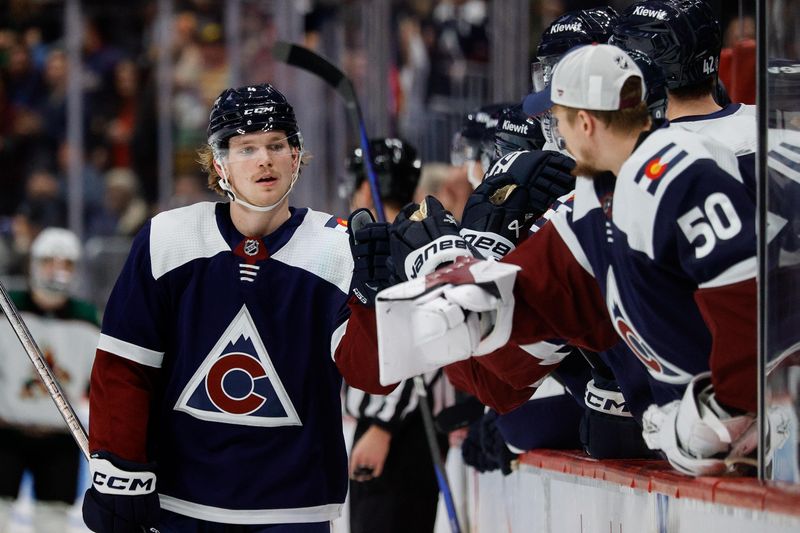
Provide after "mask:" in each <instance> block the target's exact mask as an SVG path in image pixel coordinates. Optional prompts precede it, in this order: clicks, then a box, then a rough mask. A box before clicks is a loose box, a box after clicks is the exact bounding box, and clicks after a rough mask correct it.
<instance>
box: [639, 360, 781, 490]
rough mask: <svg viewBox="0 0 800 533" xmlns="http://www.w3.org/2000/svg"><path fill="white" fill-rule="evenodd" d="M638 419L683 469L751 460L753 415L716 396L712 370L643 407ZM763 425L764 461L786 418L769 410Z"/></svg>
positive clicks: (707, 470) (701, 470) (706, 469)
mask: <svg viewBox="0 0 800 533" xmlns="http://www.w3.org/2000/svg"><path fill="white" fill-rule="evenodd" d="M642 422H643V425H644V431H643V433H642V434H643V436H644V440H645V442H646V443H647V445H648V446H649V447H650V448H651V449H659V450H661V451H662V452H663V453H664V455H666V457H667V459H668V460H669V462H670V464H671V465H672V466H673V467H674V468H675V469H677V470H679V471H681V472H683V473H684V474H688V475H691V476H715V475H721V474H724V473H729V472H732V471H739V470H740V469H741V466H742V465H751V464H753V459H754V458H753V453H754V451H755V450H756V446H757V444H758V435H757V428H756V417H755V416H754V415H752V414H750V413H743V414H739V413H731V412H730V410H729V409H727V408H725V407H724V406H723V405H721V404H720V403H719V402H717V399H716V397H715V394H714V387H713V385H712V384H711V372H704V373H702V374H698V375H697V376H695V377H694V378H693V379H692V381H690V382H689V384H688V385H687V387H686V392H685V393H684V395H683V398H681V399H680V400H675V401H673V402H670V403H668V404H666V405H663V406H658V405H651V406H650V407H648V408H647V411H645V413H644V416H643V418H642ZM768 425H769V430H770V435H769V442H770V449H769V450H767V453H766V456H767V460H768V461H769V460H771V456H772V453H773V451H774V450H776V449H778V448H780V447H781V446H782V445H783V443H784V442H785V440H786V437H787V436H788V419H787V418H785V416H784V414H783V413H782V412H781V411H778V410H771V411H770V412H769V413H768Z"/></svg>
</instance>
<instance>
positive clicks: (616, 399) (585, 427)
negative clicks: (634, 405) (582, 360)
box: [580, 358, 653, 459]
mask: <svg viewBox="0 0 800 533" xmlns="http://www.w3.org/2000/svg"><path fill="white" fill-rule="evenodd" d="M593 363H594V364H595V367H594V368H592V370H591V375H592V379H591V380H590V381H589V382H588V383H587V384H586V389H585V391H584V396H583V399H584V403H585V405H586V409H585V411H584V413H583V417H582V419H581V425H580V437H581V444H582V445H583V449H584V451H586V453H587V454H589V455H590V456H592V457H594V458H596V459H646V458H653V452H652V451H650V450H649V449H648V448H647V446H646V445H645V443H644V440H643V439H642V428H641V426H639V424H638V423H637V422H636V419H634V418H633V416H632V415H631V412H630V411H629V410H628V406H627V403H626V401H625V397H624V396H623V395H622V391H621V390H620V388H619V385H618V384H617V381H616V380H615V379H614V375H613V373H612V372H611V370H610V369H609V368H608V367H607V366H605V364H604V363H603V362H602V360H600V359H599V358H595V359H594V361H593Z"/></svg>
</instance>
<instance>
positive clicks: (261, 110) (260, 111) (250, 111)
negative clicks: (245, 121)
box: [244, 105, 275, 115]
mask: <svg viewBox="0 0 800 533" xmlns="http://www.w3.org/2000/svg"><path fill="white" fill-rule="evenodd" d="M273 111H275V107H274V106H271V105H270V106H266V107H253V108H251V109H245V110H244V114H245V115H263V114H265V113H272V112H273Z"/></svg>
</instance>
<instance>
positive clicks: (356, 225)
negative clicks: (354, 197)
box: [347, 208, 392, 307]
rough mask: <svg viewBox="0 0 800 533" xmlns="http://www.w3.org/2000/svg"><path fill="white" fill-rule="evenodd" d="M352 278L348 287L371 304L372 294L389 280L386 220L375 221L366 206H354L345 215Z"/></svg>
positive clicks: (387, 284) (382, 287) (373, 299)
mask: <svg viewBox="0 0 800 533" xmlns="http://www.w3.org/2000/svg"><path fill="white" fill-rule="evenodd" d="M347 232H348V234H349V235H350V252H351V253H352V254H353V279H352V281H351V284H350V291H351V292H352V293H353V295H354V296H355V297H356V298H357V299H358V301H359V302H361V303H362V304H364V305H368V306H370V307H372V306H374V305H375V295H376V294H378V293H379V292H380V291H382V290H383V289H385V288H386V287H388V286H389V285H391V284H392V282H391V278H392V275H391V271H390V269H389V267H388V266H387V264H386V260H387V259H388V258H389V224H388V223H386V222H375V219H374V218H373V216H372V213H371V212H370V211H369V209H363V208H362V209H356V210H355V211H353V212H352V213H351V214H350V218H348V219H347Z"/></svg>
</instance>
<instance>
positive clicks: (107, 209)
mask: <svg viewBox="0 0 800 533" xmlns="http://www.w3.org/2000/svg"><path fill="white" fill-rule="evenodd" d="M149 214H150V213H149V210H148V207H147V203H146V202H145V201H144V199H143V198H142V196H141V193H140V191H139V180H138V178H137V177H136V174H134V173H133V171H132V170H131V169H129V168H113V169H111V170H109V171H108V172H107V173H106V175H105V199H104V201H103V207H102V209H101V210H100V212H99V213H98V215H97V216H95V217H93V218H92V219H91V225H90V226H89V231H88V234H89V235H91V236H98V235H99V236H112V235H117V236H133V235H134V234H135V233H136V232H137V231H139V229H140V228H141V227H142V225H143V224H144V223H145V221H146V220H147V217H148V216H149Z"/></svg>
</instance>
